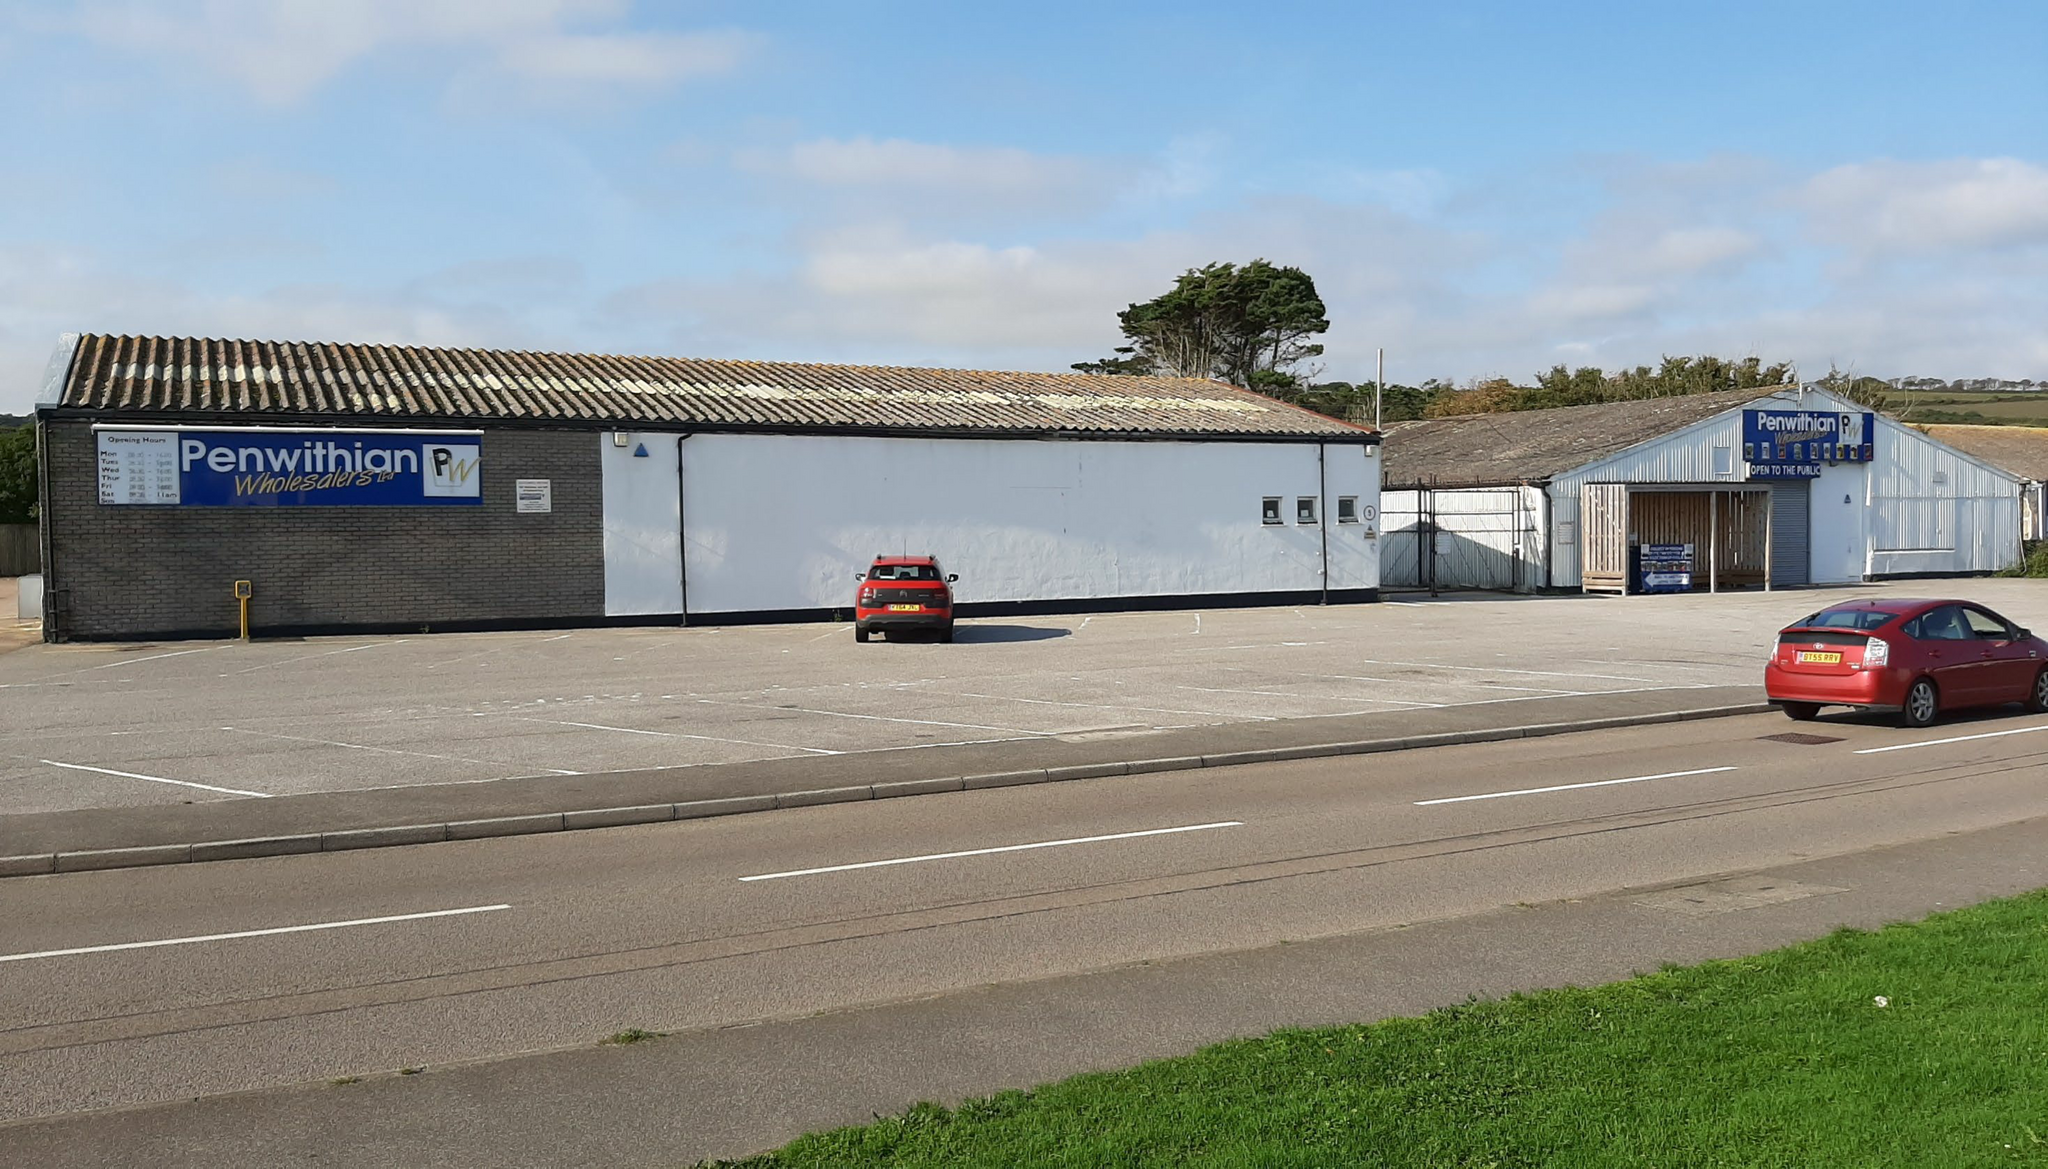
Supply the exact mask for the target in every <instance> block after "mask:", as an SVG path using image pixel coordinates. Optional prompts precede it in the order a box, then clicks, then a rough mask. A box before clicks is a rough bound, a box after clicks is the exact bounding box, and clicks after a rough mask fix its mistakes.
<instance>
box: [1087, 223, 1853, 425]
mask: <svg viewBox="0 0 2048 1169" xmlns="http://www.w3.org/2000/svg"><path fill="white" fill-rule="evenodd" d="M1117 323H1118V326H1119V327H1120V328H1121V330H1122V332H1123V335H1124V341H1125V343H1124V344H1123V345H1120V346H1118V347H1117V348H1116V351H1115V352H1114V354H1112V355H1111V356H1109V357H1105V358H1102V359H1099V360H1096V361H1083V362H1076V363H1075V364H1074V366H1073V368H1074V369H1077V370H1080V371H1081V372H1083V373H1104V374H1152V375H1159V376H1169V377H1200V378H1215V379H1218V380H1221V381H1226V382H1229V383H1230V384H1232V385H1235V386H1241V387H1243V388H1245V389H1248V390H1255V391H1257V392H1259V393H1262V394H1265V395H1267V396H1268V397H1271V398H1276V399H1278V400H1280V401H1283V402H1288V403H1291V404H1293V405H1296V406H1301V407H1304V408H1306V409H1310V410H1314V411H1316V412H1317V413H1319V414H1327V415H1330V416H1331V417H1335V418H1347V419H1350V420H1352V421H1358V422H1370V421H1372V418H1373V398H1374V392H1375V387H1374V386H1373V384H1372V383H1371V382H1360V383H1354V382H1344V381H1317V380H1316V377H1317V375H1319V374H1320V373H1321V366H1320V365H1317V364H1314V362H1315V359H1316V358H1319V357H1321V356H1322V355H1323V346H1322V344H1321V343H1320V342H1317V341H1315V340H1314V338H1315V337H1317V336H1320V335H1321V334H1323V333H1326V332H1328V331H1329V328H1330V321H1329V310H1328V308H1327V307H1326V306H1325V305H1324V303H1323V299H1322V297H1321V296H1320V295H1318V294H1317V292H1316V286H1315V280H1314V279H1313V278H1311V277H1310V276H1309V275H1308V273H1306V272H1303V271H1302V270H1301V269H1299V268H1293V267H1284V266H1281V265H1276V264H1273V263H1271V262H1269V261H1267V260H1263V259H1259V260H1253V261H1252V262H1251V263H1249V264H1245V265H1243V266H1239V265H1236V264H1231V263H1216V264H1208V265H1205V266H1203V267H1201V268H1190V269H1188V270H1187V271H1186V272H1185V273H1183V274H1182V275H1181V276H1180V277H1179V278H1178V279H1176V280H1175V281H1174V285H1173V287H1172V288H1170V289H1168V290H1167V291H1165V292H1164V293H1161V294H1160V295H1159V296H1156V297H1154V298H1153V299H1151V300H1148V301H1145V302H1144V303H1142V304H1133V305H1131V306H1129V307H1128V308H1126V309H1124V311H1122V312H1120V313H1118V314H1117ZM1796 380H1798V375H1797V371H1796V370H1795V369H1794V368H1793V366H1792V364H1791V363H1790V362H1783V361H1780V362H1773V363H1770V364H1765V363H1764V361H1763V360H1762V359H1761V358H1758V357H1754V356H1751V357H1742V358H1736V359H1733V360H1731V359H1728V358H1723V357H1715V356H1712V355H1701V356H1696V357H1672V356H1666V357H1664V358H1663V360H1662V361H1661V362H1660V363H1659V364H1658V365H1656V366H1648V365H1638V366H1636V367H1634V368H1632V369H1623V370H1617V371H1614V372H1612V373H1610V372H1608V371H1606V370H1603V369H1600V368H1599V367H1597V366H1580V367H1577V368H1571V367H1567V366H1564V365H1555V366H1552V367H1551V368H1550V369H1549V370H1547V371H1545V372H1543V373H1539V374H1537V375H1536V376H1535V378H1534V380H1533V381H1531V382H1529V383H1519V382H1515V381H1512V380H1510V379H1508V378H1504V377H1490V378H1476V379H1473V380H1471V381H1468V382H1466V383H1465V384H1463V385H1457V384H1453V383H1451V382H1449V381H1445V380H1441V379H1437V378H1431V379H1429V380H1428V381H1425V382H1423V383H1422V384H1421V385H1419V386H1418V385H1398V384H1389V385H1387V386H1386V387H1385V388H1384V390H1383V391H1382V395H1381V403H1380V407H1381V409H1380V417H1381V419H1382V420H1383V421H1386V422H1405V421H1410V420H1413V419H1418V418H1449V417H1454V416H1457V415H1461V414H1499V413H1506V412H1509V411H1516V410H1547V409H1551V408H1553V407H1557V406H1589V405H1594V404H1596V403H1601V402H1626V401H1633V400H1636V399H1641V398H1668V397H1675V396H1678V395H1682V394H1711V393H1716V392H1719V391H1722V390H1748V389H1762V388H1768V387H1771V386H1779V385H1787V384H1790V383H1792V382H1794V381H1796ZM1817 384H1819V385H1821V386H1823V387H1825V388H1827V389H1830V390H1834V391H1836V392H1838V393H1842V394H1843V395H1844V396H1846V397H1849V398H1851V399H1853V400H1855V401H1857V402H1859V403H1861V404H1863V405H1865V406H1868V407H1870V408H1872V409H1879V410H1882V409H1884V407H1885V404H1886V402H1887V400H1888V398H1887V392H1888V391H1889V390H1891V388H1892V387H1891V386H1890V385H1888V384H1887V383H1885V382H1884V381H1882V380H1880V379H1878V378H1872V377H1857V376H1855V375H1854V374H1853V373H1849V372H1844V371H1841V370H1836V369H1830V370H1829V371H1828V373H1827V375H1826V376H1825V377H1822V378H1819V379H1817Z"/></svg>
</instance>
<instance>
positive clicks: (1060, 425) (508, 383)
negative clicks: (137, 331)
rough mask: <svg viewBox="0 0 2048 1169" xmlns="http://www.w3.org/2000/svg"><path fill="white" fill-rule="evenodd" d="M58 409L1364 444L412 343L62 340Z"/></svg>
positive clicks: (1153, 382)
mask: <svg viewBox="0 0 2048 1169" xmlns="http://www.w3.org/2000/svg"><path fill="white" fill-rule="evenodd" d="M56 404H57V405H58V406H59V407H63V408H74V409H86V410H97V411H106V412H110V413H111V412H118V413H120V414H122V415H128V416H133V415H136V414H164V415H182V416H186V417H188V418H189V417H192V416H201V415H238V416H241V417H243V418H250V417H254V418H259V419H261V418H274V419H277V420H300V419H311V418H320V417H346V418H353V419H377V418H388V419H391V420H392V421H394V422H396V421H400V420H404V421H432V420H451V421H461V422H464V423H468V424H475V423H479V422H540V423H559V422H583V423H598V424H640V425H672V426H692V427H706V428H718V429H734V430H780V429H836V428H847V429H866V430H887V431H934V432H970V433H973V432H984V433H1044V432H1048V431H1052V432H1068V433H1074V434H1089V433H1102V434H1143V435H1158V436H1174V435H1188V436H1205V435H1215V436H1224V437H1286V438H1313V437H1323V436H1327V437H1331V438H1346V439H1351V440H1354V441H1357V440H1367V441H1370V439H1371V437H1372V433H1373V432H1372V431H1371V430H1369V429H1368V428H1364V427H1358V426H1353V425H1350V424H1348V423H1344V422H1339V421H1336V420H1335V419H1331V418H1325V417H1323V416H1322V415H1320V414H1316V413H1313V412H1311V411H1308V410H1302V409H1299V408H1297V407H1293V406H1289V405H1286V404H1285V403H1282V402H1276V401H1274V400H1273V399H1271V398H1267V397H1264V396H1262V395H1259V394H1254V393H1251V392H1249V391H1247V390H1240V389H1238V388H1236V387H1234V386H1229V385H1225V384H1223V383H1222V382H1214V381H1206V380H1203V379H1200V378H1166V377H1104V376H1097V375H1091V374H1079V373H990V372H983V371H974V370H952V369H907V368H900V367H892V366H868V365H804V364H797V363H794V362H776V361H693V360H684V359H679V358H672V357H598V356H588V355H578V354H559V353H525V352H508V351H500V350H484V349H428V348H422V347H418V346H411V345H341V344H331V343H306V342H270V341H215V340H195V339H189V338H165V337H113V336H107V335H103V334H88V335H86V336H83V337H80V338H79V339H78V344H77V351H76V356H75V357H74V358H73V359H72V361H71V363H70V369H69V372H68V374H66V375H65V376H64V378H63V383H62V390H61V392H60V393H59V394H58V395H57V403H56Z"/></svg>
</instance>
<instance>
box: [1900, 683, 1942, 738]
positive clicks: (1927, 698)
mask: <svg viewBox="0 0 2048 1169" xmlns="http://www.w3.org/2000/svg"><path fill="white" fill-rule="evenodd" d="M1940 710H1941V699H1940V696H1939V695H1937V694H1936V693H1935V690H1934V683H1933V682H1930V681H1928V680H1927V679H1925V678H1922V679H1920V680H1919V681H1917V682H1914V683H1913V684H1912V685H1911V686H1909V687H1907V688H1906V706H1905V709H1904V710H1902V711H1900V712H1899V721H1900V722H1902V723H1904V724H1905V725H1907V726H1909V727H1925V726H1932V725H1933V724H1934V716H1935V715H1936V714H1937V713H1939V712H1940Z"/></svg>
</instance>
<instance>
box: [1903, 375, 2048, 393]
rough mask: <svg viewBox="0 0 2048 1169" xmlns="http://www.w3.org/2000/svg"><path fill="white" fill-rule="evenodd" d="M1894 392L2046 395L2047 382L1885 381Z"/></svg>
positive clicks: (1988, 379) (1978, 379) (1974, 379)
mask: <svg viewBox="0 0 2048 1169" xmlns="http://www.w3.org/2000/svg"><path fill="white" fill-rule="evenodd" d="M1887 384H1889V385H1890V386H1891V387H1892V388H1893V389H1895V390H1906V391H1909V392H1911V393H1915V394H2040V393H2048V381H2042V382H2037V381H2035V380H2034V379H2032V378H2021V379H2020V380H2018V381H2007V380H2006V379H2005V378H1999V377H1970V378H1963V379H1961V380H1960V381H1948V380H1945V379H1943V378H1938V377H1895V378H1890V379H1887Z"/></svg>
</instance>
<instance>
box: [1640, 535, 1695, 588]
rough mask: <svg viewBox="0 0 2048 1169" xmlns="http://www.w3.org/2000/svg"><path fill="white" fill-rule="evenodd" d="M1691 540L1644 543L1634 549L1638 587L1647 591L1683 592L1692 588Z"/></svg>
mask: <svg viewBox="0 0 2048 1169" xmlns="http://www.w3.org/2000/svg"><path fill="white" fill-rule="evenodd" d="M1692 555H1693V546H1692V545H1691V544H1644V545H1643V546H1642V547H1641V548H1639V549H1637V568H1638V571H1639V573H1640V577H1639V578H1638V581H1637V587H1638V588H1639V589H1640V591H1642V592H1646V593H1683V592H1687V591H1689V590H1690V589H1691V588H1692Z"/></svg>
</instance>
